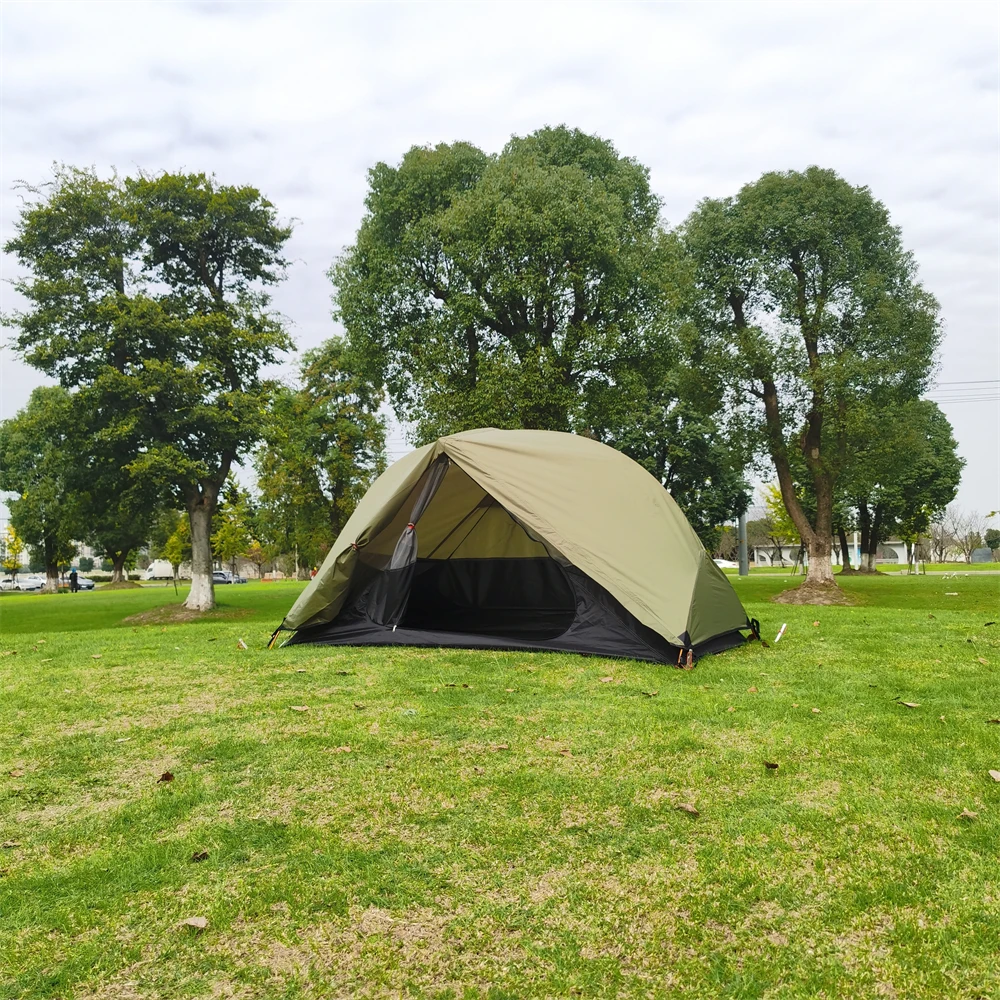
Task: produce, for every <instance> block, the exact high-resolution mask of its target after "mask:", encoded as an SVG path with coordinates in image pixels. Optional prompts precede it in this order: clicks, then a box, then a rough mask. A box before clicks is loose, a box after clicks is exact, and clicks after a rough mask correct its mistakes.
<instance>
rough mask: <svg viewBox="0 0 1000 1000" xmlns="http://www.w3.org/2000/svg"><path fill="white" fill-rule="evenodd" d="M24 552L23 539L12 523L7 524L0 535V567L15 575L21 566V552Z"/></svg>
mask: <svg viewBox="0 0 1000 1000" xmlns="http://www.w3.org/2000/svg"><path fill="white" fill-rule="evenodd" d="M23 552H24V541H23V540H22V538H21V536H20V535H19V534H18V533H17V529H16V528H15V527H14V526H13V525H12V524H8V525H7V530H6V531H4V533H3V536H2V537H0V568H2V569H3V571H4V572H5V573H10V574H11V575H12V576H16V575H17V572H18V570H19V569H20V568H21V554H22V553H23Z"/></svg>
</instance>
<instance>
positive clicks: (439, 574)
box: [291, 463, 680, 662]
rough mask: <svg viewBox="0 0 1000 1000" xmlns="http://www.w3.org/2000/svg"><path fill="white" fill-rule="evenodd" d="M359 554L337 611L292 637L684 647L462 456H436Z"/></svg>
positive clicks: (661, 651)
mask: <svg viewBox="0 0 1000 1000" xmlns="http://www.w3.org/2000/svg"><path fill="white" fill-rule="evenodd" d="M407 550H409V551H407ZM401 552H402V555H401ZM358 558H359V564H360V572H356V573H355V575H354V577H353V578H352V583H351V589H350V591H349V593H348V595H347V599H346V601H345V602H344V605H343V606H342V608H341V609H340V612H339V613H338V614H337V616H336V617H335V618H334V619H333V620H332V621H331V622H329V623H326V624H322V625H315V626H313V627H311V628H305V629H300V630H299V631H298V632H297V633H296V635H295V636H294V637H293V638H292V640H291V642H293V643H299V642H318V643H327V644H338V645H340V644H344V645H366V644H371V645H407V646H460V647H465V648H487V649H489V648H493V649H536V650H565V651H567V652H577V653H594V654H599V655H604V656H622V657H629V658H633V659H643V660H654V661H657V662H670V661H676V659H677V654H678V652H679V648H680V647H678V646H671V645H670V644H669V643H668V642H667V641H666V640H665V639H663V637H662V636H660V635H658V634H657V633H656V632H654V631H653V630H652V629H649V628H647V627H646V626H644V625H642V624H641V623H640V622H639V621H638V620H637V619H636V618H635V617H634V616H633V615H632V614H631V613H630V612H628V611H627V610H626V609H625V608H624V607H623V606H622V605H621V604H620V603H619V602H618V601H617V600H615V598H614V597H612V595H611V594H609V593H608V592H607V591H606V590H605V589H604V588H603V587H601V586H599V585H598V584H597V583H595V582H594V581H593V580H591V579H590V578H589V577H587V576H586V574H584V573H582V572H581V571H580V570H578V569H577V568H576V567H574V566H572V565H571V564H570V563H569V562H568V561H567V560H565V559H564V558H563V557H562V556H561V555H560V554H559V553H558V552H556V551H555V550H554V549H552V547H551V546H549V545H548V544H547V543H546V542H545V541H543V540H542V539H541V538H539V537H537V536H535V535H534V534H533V533H532V532H530V531H529V530H527V529H526V528H525V527H524V526H523V525H522V524H520V523H519V522H518V521H517V520H516V519H515V518H514V517H513V516H511V514H510V513H509V512H508V511H507V510H506V509H505V508H504V507H503V506H502V505H501V504H499V503H498V502H497V501H496V500H494V498H493V497H491V496H490V494H489V493H488V492H487V491H486V490H485V489H484V488H483V487H481V486H480V485H479V484H478V483H476V482H475V481H474V480H473V479H472V478H471V477H470V476H469V475H467V474H466V473H465V472H464V471H463V470H462V469H461V468H459V467H458V466H457V465H456V464H455V463H447V464H445V465H444V466H432V467H431V468H430V469H429V470H428V471H427V473H426V474H425V475H424V476H423V477H422V479H421V480H420V481H419V482H418V483H417V485H416V487H414V489H413V490H412V491H411V493H410V494H409V495H408V496H407V497H406V498H405V499H404V500H403V501H402V503H401V505H400V507H399V508H398V510H397V511H396V513H395V515H394V516H393V518H392V519H391V520H390V521H389V522H388V523H387V524H385V525H383V526H381V527H380V528H379V530H378V531H377V532H376V533H374V535H373V537H372V538H371V540H370V541H369V542H368V544H367V545H365V546H363V547H361V548H359V551H358Z"/></svg>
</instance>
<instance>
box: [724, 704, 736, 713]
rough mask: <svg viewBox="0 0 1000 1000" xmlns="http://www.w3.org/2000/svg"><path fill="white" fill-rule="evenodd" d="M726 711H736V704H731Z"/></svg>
mask: <svg viewBox="0 0 1000 1000" xmlns="http://www.w3.org/2000/svg"><path fill="white" fill-rule="evenodd" d="M726 711H727V712H735V711H736V706H735V705H730V706H729V708H727V709H726Z"/></svg>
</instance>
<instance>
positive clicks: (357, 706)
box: [354, 701, 365, 712]
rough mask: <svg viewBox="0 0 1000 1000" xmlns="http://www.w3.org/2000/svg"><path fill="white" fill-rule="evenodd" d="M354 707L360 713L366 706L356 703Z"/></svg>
mask: <svg viewBox="0 0 1000 1000" xmlns="http://www.w3.org/2000/svg"><path fill="white" fill-rule="evenodd" d="M354 707H355V708H356V709H357V710H358V711H359V712H361V711H363V710H364V708H365V706H364V705H362V704H361V702H360V701H356V702H355V703H354Z"/></svg>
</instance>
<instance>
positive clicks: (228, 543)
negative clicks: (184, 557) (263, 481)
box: [212, 477, 254, 575]
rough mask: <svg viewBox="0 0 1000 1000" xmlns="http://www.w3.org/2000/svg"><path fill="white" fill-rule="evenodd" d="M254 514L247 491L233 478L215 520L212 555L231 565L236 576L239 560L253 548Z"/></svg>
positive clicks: (228, 483)
mask: <svg viewBox="0 0 1000 1000" xmlns="http://www.w3.org/2000/svg"><path fill="white" fill-rule="evenodd" d="M253 516H254V511H253V507H252V503H251V500H250V494H249V492H248V491H247V490H244V489H242V488H241V487H240V485H239V483H237V482H236V481H235V480H234V479H233V478H232V477H230V479H229V481H228V482H227V483H226V486H225V488H224V489H223V491H222V500H221V502H220V504H219V509H218V513H217V516H216V518H215V525H216V528H215V532H214V533H213V534H212V552H213V554H214V555H215V557H216V559H218V560H219V562H221V563H228V564H229V569H230V571H231V572H232V573H233V574H234V575H235V574H236V560H237V559H238V558H239V557H240V556H241V555H243V553H244V552H246V550H247V549H248V548H249V547H250V543H251V541H252V537H251V527H252V523H253Z"/></svg>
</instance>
